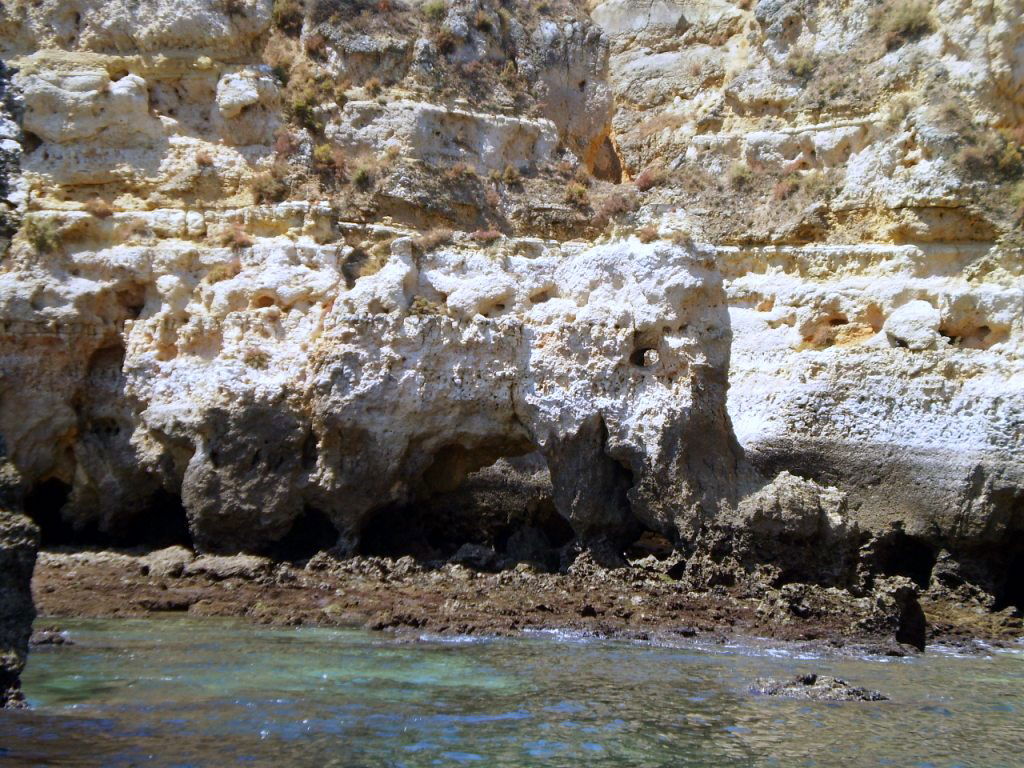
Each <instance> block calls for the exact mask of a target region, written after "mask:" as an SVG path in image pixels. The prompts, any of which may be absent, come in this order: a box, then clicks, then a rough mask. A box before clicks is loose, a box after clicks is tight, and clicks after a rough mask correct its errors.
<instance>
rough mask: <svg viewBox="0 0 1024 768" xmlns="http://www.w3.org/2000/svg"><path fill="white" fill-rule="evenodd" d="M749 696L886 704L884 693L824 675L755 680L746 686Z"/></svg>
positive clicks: (886, 698)
mask: <svg viewBox="0 0 1024 768" xmlns="http://www.w3.org/2000/svg"><path fill="white" fill-rule="evenodd" d="M750 692H751V693H755V694H757V695H759V696H782V697H785V698H789V699H807V700H809V701H888V700H889V697H888V696H886V695H885V694H884V693H879V692H878V691H872V690H869V689H868V688H860V687H859V686H855V685H851V684H850V683H848V682H846V681H845V680H842V679H840V678H838V677H829V676H827V675H816V674H813V673H811V674H807V675H797V676H796V677H793V678H791V679H789V680H772V679H769V678H759V679H758V680H757V681H755V682H754V684H753V685H751V686H750Z"/></svg>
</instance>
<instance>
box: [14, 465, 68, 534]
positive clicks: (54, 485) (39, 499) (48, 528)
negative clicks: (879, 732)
mask: <svg viewBox="0 0 1024 768" xmlns="http://www.w3.org/2000/svg"><path fill="white" fill-rule="evenodd" d="M70 495H71V486H70V485H68V484H67V483H65V482H62V481H61V480H58V479H57V478H55V477H51V478H48V479H46V480H43V481H42V482H40V483H36V484H35V486H33V488H32V489H31V490H30V491H29V492H28V494H27V495H26V496H25V514H27V515H28V516H29V517H30V518H32V520H33V521H34V522H35V524H36V525H38V526H39V534H40V538H41V540H42V541H41V543H42V546H43V547H59V546H62V545H65V544H71V543H74V541H75V531H74V529H73V528H72V527H71V525H69V524H68V523H66V522H65V521H64V518H63V516H62V515H61V510H62V509H63V508H64V505H65V504H66V503H67V501H68V497H69V496H70Z"/></svg>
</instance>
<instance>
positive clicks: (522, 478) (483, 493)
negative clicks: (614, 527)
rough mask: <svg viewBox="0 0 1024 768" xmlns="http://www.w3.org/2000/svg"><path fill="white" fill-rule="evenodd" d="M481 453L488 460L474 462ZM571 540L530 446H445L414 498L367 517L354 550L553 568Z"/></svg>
mask: <svg viewBox="0 0 1024 768" xmlns="http://www.w3.org/2000/svg"><path fill="white" fill-rule="evenodd" d="M495 453H498V454H499V455H498V456H495ZM482 457H484V458H486V460H487V463H486V464H485V465H483V466H480V460H481V458H482ZM574 538H575V537H574V534H573V530H572V528H571V527H570V525H569V523H568V521H566V520H565V519H564V518H562V516H561V515H559V514H558V511H557V510H556V509H555V504H554V501H553V494H552V489H551V473H550V471H549V470H548V465H547V462H546V461H545V459H544V457H543V456H541V455H540V454H539V453H537V452H535V451H534V450H533V446H532V445H530V444H528V443H519V444H515V445H512V446H505V447H504V448H503V449H501V450H499V451H484V452H469V451H466V450H465V449H463V448H462V447H461V446H449V447H447V448H445V449H442V450H441V451H439V452H438V454H437V456H436V457H435V459H434V461H433V463H432V465H431V467H430V468H429V469H428V470H427V471H426V472H425V473H424V475H423V478H422V481H421V484H420V489H419V492H418V493H417V495H416V498H415V499H414V500H413V501H411V502H410V503H407V504H401V505H390V506H388V507H386V508H384V509H382V510H380V511H379V512H378V513H377V514H375V515H374V516H373V518H372V519H371V520H370V521H369V522H368V524H367V525H366V526H365V527H364V528H363V530H362V531H361V533H360V537H359V546H358V551H359V553H360V554H363V555H378V556H388V557H401V556H404V555H411V556H412V557H415V558H416V559H417V560H420V561H422V562H425V563H429V564H432V565H439V564H440V563H441V562H444V561H447V560H451V559H453V558H454V559H455V560H456V561H457V562H465V563H466V564H469V565H473V566H475V567H479V568H483V569H491V570H493V569H499V568H503V567H512V566H514V565H515V564H516V563H520V562H530V563H532V564H534V565H536V566H538V567H541V568H543V569H546V570H555V569H557V568H558V567H559V564H560V550H561V549H562V548H563V547H564V546H565V545H566V544H568V543H569V542H571V541H573V539H574Z"/></svg>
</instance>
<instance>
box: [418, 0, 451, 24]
mask: <svg viewBox="0 0 1024 768" xmlns="http://www.w3.org/2000/svg"><path fill="white" fill-rule="evenodd" d="M420 10H422V11H423V15H424V16H426V17H427V18H428V19H430V20H431V21H441V20H442V19H443V18H444V17H445V16H447V15H448V4H447V3H445V1H444V0H427V2H425V3H424V4H423V5H421V6H420Z"/></svg>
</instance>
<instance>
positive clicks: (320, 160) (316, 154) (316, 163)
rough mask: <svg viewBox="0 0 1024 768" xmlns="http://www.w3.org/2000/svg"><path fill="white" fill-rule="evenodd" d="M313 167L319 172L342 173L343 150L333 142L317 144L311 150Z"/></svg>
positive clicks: (343, 165)
mask: <svg viewBox="0 0 1024 768" xmlns="http://www.w3.org/2000/svg"><path fill="white" fill-rule="evenodd" d="M313 168H315V169H316V170H317V171H318V172H319V173H330V174H336V175H344V173H345V152H344V151H343V150H342V149H341V147H336V146H334V145H333V144H319V145H317V147H316V149H314V150H313Z"/></svg>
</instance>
